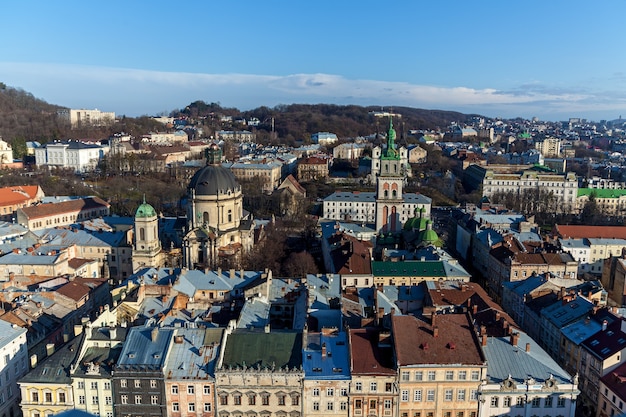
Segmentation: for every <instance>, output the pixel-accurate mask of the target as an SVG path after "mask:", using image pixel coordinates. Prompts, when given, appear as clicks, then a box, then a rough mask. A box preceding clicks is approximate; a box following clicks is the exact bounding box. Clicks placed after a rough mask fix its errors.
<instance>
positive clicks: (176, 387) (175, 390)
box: [172, 385, 178, 394]
mask: <svg viewBox="0 0 626 417" xmlns="http://www.w3.org/2000/svg"><path fill="white" fill-rule="evenodd" d="M172 394H178V385H172Z"/></svg>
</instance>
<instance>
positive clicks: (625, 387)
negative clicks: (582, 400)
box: [595, 362, 626, 417]
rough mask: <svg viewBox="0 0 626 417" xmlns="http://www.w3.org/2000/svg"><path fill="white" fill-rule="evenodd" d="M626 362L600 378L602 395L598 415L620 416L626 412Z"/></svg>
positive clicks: (605, 416) (604, 416)
mask: <svg viewBox="0 0 626 417" xmlns="http://www.w3.org/2000/svg"><path fill="white" fill-rule="evenodd" d="M625 378H626V362H624V363H622V364H620V366H618V367H617V368H615V369H613V371H611V372H609V373H607V374H606V375H604V376H603V377H602V378H600V395H599V397H598V409H597V411H596V414H595V415H596V417H609V416H620V415H624V413H626V384H624V382H625V381H626V379H625Z"/></svg>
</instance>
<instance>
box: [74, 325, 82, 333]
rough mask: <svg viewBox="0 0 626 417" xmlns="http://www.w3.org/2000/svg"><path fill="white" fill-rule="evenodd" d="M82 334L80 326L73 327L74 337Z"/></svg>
mask: <svg viewBox="0 0 626 417" xmlns="http://www.w3.org/2000/svg"><path fill="white" fill-rule="evenodd" d="M82 332H83V326H82V325H80V324H75V325H74V336H78V335H80V334H81V333H82Z"/></svg>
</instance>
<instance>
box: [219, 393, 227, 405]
mask: <svg viewBox="0 0 626 417" xmlns="http://www.w3.org/2000/svg"><path fill="white" fill-rule="evenodd" d="M220 405H228V395H226V394H222V395H220Z"/></svg>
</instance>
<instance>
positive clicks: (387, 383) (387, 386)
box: [385, 382, 393, 392]
mask: <svg viewBox="0 0 626 417" xmlns="http://www.w3.org/2000/svg"><path fill="white" fill-rule="evenodd" d="M392 387H393V385H392V384H391V382H386V383H385V392H391V389H392Z"/></svg>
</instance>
